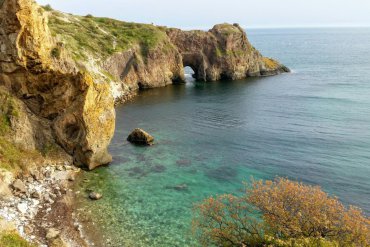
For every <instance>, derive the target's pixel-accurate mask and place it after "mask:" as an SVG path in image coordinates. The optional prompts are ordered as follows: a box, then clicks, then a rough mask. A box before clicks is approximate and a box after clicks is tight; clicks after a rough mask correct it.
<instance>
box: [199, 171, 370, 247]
mask: <svg viewBox="0 0 370 247" xmlns="http://www.w3.org/2000/svg"><path fill="white" fill-rule="evenodd" d="M195 213H196V215H195V217H194V220H193V232H194V234H195V235H196V236H197V237H198V238H199V240H200V242H201V244H202V245H203V246H307V247H308V246H333V247H334V246H364V247H365V246H370V230H369V226H370V220H369V218H367V217H366V216H364V215H363V213H362V212H361V210H360V209H358V208H355V207H352V206H351V207H349V208H346V207H344V206H343V204H342V203H341V202H339V200H338V199H337V198H334V197H329V196H328V194H326V193H325V192H323V191H322V190H321V189H320V187H317V186H307V185H304V184H302V183H298V182H292V181H290V180H288V179H283V178H278V179H276V180H274V181H265V182H263V181H254V182H252V184H251V185H250V186H247V189H246V193H245V195H244V196H240V197H237V196H233V195H222V196H218V197H216V198H214V197H211V198H208V199H206V200H205V201H203V202H202V203H201V204H199V205H197V206H196V208H195Z"/></svg>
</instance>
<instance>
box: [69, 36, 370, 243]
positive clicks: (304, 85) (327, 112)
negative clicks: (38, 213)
mask: <svg viewBox="0 0 370 247" xmlns="http://www.w3.org/2000/svg"><path fill="white" fill-rule="evenodd" d="M353 37H356V38H355V39H353ZM369 37H370V30H369V29H334V30H333V29H312V30H307V29H306V30H292V29H289V30H284V29H281V30H254V31H252V32H250V39H251V40H252V42H253V43H254V44H256V46H257V48H259V49H261V50H262V51H263V52H264V53H265V54H268V55H271V56H274V57H279V58H280V59H281V60H282V62H283V63H284V64H287V66H288V67H290V68H292V69H293V71H294V72H293V73H291V74H282V75H279V76H276V77H265V78H260V79H247V80H240V81H234V82H231V81H222V82H214V83H199V82H189V83H187V84H185V85H171V86H167V87H165V88H161V89H152V90H146V91H141V92H140V93H139V94H138V96H137V97H136V98H135V99H134V100H133V101H132V102H128V103H126V104H125V105H123V106H120V107H118V108H117V109H116V111H117V120H116V125H117V126H116V132H115V136H114V139H113V141H112V143H111V145H110V152H111V153H112V155H113V160H114V161H113V163H112V164H111V165H110V166H107V167H102V168H98V169H97V170H94V171H92V172H88V173H85V174H84V175H83V177H81V178H80V180H79V181H77V186H78V189H79V190H80V194H79V195H78V196H77V202H76V204H77V209H76V210H77V213H78V216H79V218H80V219H82V220H83V223H84V225H85V229H89V227H91V228H90V229H91V231H92V232H99V234H95V238H98V240H97V239H95V240H97V241H101V243H102V244H101V246H197V243H196V241H195V240H194V239H193V238H192V236H191V217H192V207H193V205H194V203H197V202H199V201H201V200H202V199H204V198H206V197H208V196H211V195H217V194H222V193H233V194H238V193H242V192H241V190H242V189H243V185H242V181H248V180H249V179H250V178H251V177H254V178H257V179H273V178H274V177H275V176H284V177H288V178H290V179H293V180H299V181H303V182H305V183H308V184H315V185H320V186H322V187H323V189H324V190H325V191H327V192H329V193H330V194H332V195H336V196H338V197H339V198H340V199H341V200H342V201H343V202H344V203H345V204H346V205H348V204H354V205H357V206H360V207H361V208H363V210H364V212H365V213H366V214H369V213H370V202H369V200H368V198H369V191H370V182H369V179H368V178H369V177H370V168H369V161H370V156H369V150H370V128H369V125H368V123H369V121H370V99H369V97H368V95H369V93H370V85H369V83H368V78H370V72H369V71H368V70H366V68H367V67H368V66H370V54H369V53H370V52H369V51H368V50H367V49H366V44H367V40H368V39H369ZM353 40H355V41H353ZM276 43H278V44H280V45H281V46H282V47H283V49H281V50H276V49H274V47H275V44H276ZM348 43H351V44H352V46H351V48H350V49H349V48H347V50H342V49H341V47H348V46H347V44H348ZM338 50H342V52H341V53H338ZM297 54H299V55H297ZM136 127H139V128H143V129H144V130H146V131H148V132H149V133H150V134H152V135H153V136H154V137H155V139H156V141H155V145H154V146H151V147H140V146H134V145H131V144H129V143H128V142H127V141H126V137H127V136H128V134H129V133H130V131H131V130H132V129H134V128H136ZM89 190H94V191H95V190H96V191H100V192H102V194H103V199H101V200H99V201H96V202H91V201H89V200H88V199H87V197H86V193H87V191H89ZM86 232H88V230H86Z"/></svg>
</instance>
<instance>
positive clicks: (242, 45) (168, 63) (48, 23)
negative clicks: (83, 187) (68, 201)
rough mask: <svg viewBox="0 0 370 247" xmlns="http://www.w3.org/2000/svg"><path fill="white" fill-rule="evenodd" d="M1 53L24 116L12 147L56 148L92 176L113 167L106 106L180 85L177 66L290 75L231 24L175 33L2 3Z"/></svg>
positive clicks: (111, 119)
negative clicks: (94, 171)
mask: <svg viewBox="0 0 370 247" xmlns="http://www.w3.org/2000/svg"><path fill="white" fill-rule="evenodd" d="M0 51H1V53H0V87H1V88H2V89H1V90H3V91H4V90H6V91H7V92H8V93H10V95H11V97H15V98H16V99H17V100H18V101H20V102H21V103H20V105H22V107H21V108H19V109H22V112H23V113H22V114H23V115H22V116H24V117H23V119H24V121H23V122H22V121H18V122H17V121H13V123H12V124H10V127H11V128H12V131H14V133H15V134H14V136H16V137H15V139H13V140H12V143H15V144H17V145H20V144H21V143H22V144H23V148H25V149H31V150H32V149H36V150H39V151H40V150H42V149H44V147H48V146H50V145H54V146H58V147H61V148H62V149H63V150H64V152H65V153H67V154H68V155H70V156H71V157H73V160H74V162H75V163H76V164H78V165H86V166H87V167H89V168H90V169H93V168H95V167H96V166H99V165H102V164H106V163H109V162H110V161H111V159H112V158H111V156H110V155H109V154H108V152H107V147H108V145H109V143H110V140H111V138H112V136H113V132H114V127H115V126H114V124H115V111H114V103H117V102H120V101H124V100H126V99H127V98H129V97H130V96H131V95H133V94H134V93H135V92H136V90H138V89H141V88H154V87H163V86H166V85H168V84H171V83H177V82H184V81H185V80H184V66H190V67H192V68H193V70H194V71H195V77H196V79H198V80H203V81H215V80H219V79H232V80H235V79H242V78H245V77H248V76H265V75H275V74H278V73H281V72H286V71H288V69H287V68H286V67H285V66H283V65H281V64H280V63H278V62H276V61H275V60H273V59H269V58H265V57H263V56H262V55H261V54H260V53H259V52H258V51H257V50H256V49H254V47H253V46H252V45H251V44H250V43H249V41H248V39H247V37H246V34H245V32H244V31H243V30H242V29H241V28H240V27H239V26H238V25H237V24H234V25H229V24H221V25H216V26H215V27H214V28H212V29H211V30H209V31H208V32H205V31H181V30H179V29H171V28H166V27H159V26H154V25H148V24H138V23H128V22H122V21H117V20H113V19H109V18H99V17H93V16H90V15H88V16H75V15H71V14H65V13H61V12H58V11H55V10H52V9H47V8H46V9H44V8H41V7H39V6H38V5H37V4H36V3H35V2H34V1H33V0H0ZM0 101H3V102H4V99H3V98H1V97H0ZM3 102H0V103H3ZM0 113H1V114H3V113H2V112H0ZM3 115H4V114H3ZM4 116H5V119H8V116H7V115H4ZM8 122H9V121H8ZM17 124H18V125H17ZM22 126H23V127H22ZM0 134H1V133H0ZM8 138H10V137H9V135H8ZM22 139H23V140H26V139H27V141H22ZM25 146H26V147H25ZM0 152H1V149H0Z"/></svg>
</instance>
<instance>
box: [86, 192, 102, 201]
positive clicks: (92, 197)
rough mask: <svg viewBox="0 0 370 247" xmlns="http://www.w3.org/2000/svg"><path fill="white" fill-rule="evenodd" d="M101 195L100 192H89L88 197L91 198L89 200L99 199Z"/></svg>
mask: <svg viewBox="0 0 370 247" xmlns="http://www.w3.org/2000/svg"><path fill="white" fill-rule="evenodd" d="M102 197H103V195H102V194H100V193H97V192H91V193H90V194H89V198H90V199H91V200H99V199H101V198H102Z"/></svg>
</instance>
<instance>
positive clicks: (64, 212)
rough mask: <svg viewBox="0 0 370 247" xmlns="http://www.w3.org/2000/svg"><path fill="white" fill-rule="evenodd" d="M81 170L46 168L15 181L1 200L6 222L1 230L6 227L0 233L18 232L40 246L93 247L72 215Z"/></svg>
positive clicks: (67, 166)
mask: <svg viewBox="0 0 370 247" xmlns="http://www.w3.org/2000/svg"><path fill="white" fill-rule="evenodd" d="M80 171H81V170H80V169H79V168H76V167H74V166H72V165H70V164H67V163H66V164H60V165H53V166H45V167H43V168H41V169H38V170H37V169H35V170H33V171H31V172H30V174H29V175H23V176H20V177H19V178H17V179H15V180H14V181H12V182H11V184H9V188H11V189H9V191H8V193H7V196H2V197H1V199H0V218H3V220H2V221H3V222H5V224H0V227H1V226H2V225H5V226H6V228H7V229H0V230H3V231H4V230H16V231H17V232H18V233H19V234H20V235H21V236H22V237H23V238H24V239H26V240H27V241H29V242H31V243H35V244H37V245H39V246H68V247H75V246H76V247H79V246H90V245H89V244H87V243H86V240H85V238H84V237H83V234H82V231H81V225H80V224H79V222H78V220H77V218H76V217H75V213H74V212H73V198H74V191H73V190H72V187H73V184H74V181H75V177H76V176H77V175H78V174H79V173H80ZM10 181H11V179H7V181H6V180H5V179H4V181H2V182H10ZM3 185H4V184H3ZM0 221H1V220H0Z"/></svg>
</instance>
